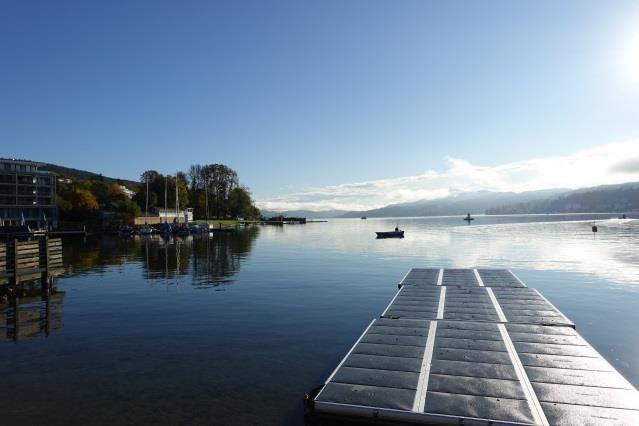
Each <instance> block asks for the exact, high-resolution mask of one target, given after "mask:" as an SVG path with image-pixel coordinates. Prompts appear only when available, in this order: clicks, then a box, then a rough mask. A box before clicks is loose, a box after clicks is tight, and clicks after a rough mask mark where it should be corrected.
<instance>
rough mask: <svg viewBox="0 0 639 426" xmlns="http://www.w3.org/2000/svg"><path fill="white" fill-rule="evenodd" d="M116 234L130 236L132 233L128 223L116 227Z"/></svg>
mask: <svg viewBox="0 0 639 426" xmlns="http://www.w3.org/2000/svg"><path fill="white" fill-rule="evenodd" d="M118 234H119V235H120V236H121V237H125V238H130V237H131V235H133V228H131V227H130V226H129V225H123V226H120V229H118Z"/></svg>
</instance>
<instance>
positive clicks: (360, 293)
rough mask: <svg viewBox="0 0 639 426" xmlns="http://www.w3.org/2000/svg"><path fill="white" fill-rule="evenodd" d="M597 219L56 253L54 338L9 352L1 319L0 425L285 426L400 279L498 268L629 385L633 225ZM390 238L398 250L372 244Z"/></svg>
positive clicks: (634, 348)
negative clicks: (554, 310)
mask: <svg viewBox="0 0 639 426" xmlns="http://www.w3.org/2000/svg"><path fill="white" fill-rule="evenodd" d="M609 217H610V215H579V216H554V215H541V216H501V217H496V216H478V217H477V218H476V220H475V221H474V222H473V224H472V225H466V224H465V223H464V222H463V221H462V220H461V218H460V217H436V218H401V219H368V220H360V219H352V220H351V219H342V220H330V221H329V222H328V223H309V224H307V225H287V226H284V227H269V226H262V227H254V228H249V229H246V230H243V231H240V232H238V233H237V234H236V235H232V234H228V235H213V236H211V237H210V238H200V237H195V238H194V237H188V238H186V239H184V240H181V239H177V240H171V241H170V242H168V244H167V243H165V242H164V241H162V240H160V239H155V238H154V239H149V240H144V239H140V238H135V239H133V240H124V239H120V238H117V237H105V238H99V239H98V238H95V239H91V238H89V239H87V240H82V239H69V240H65V267H66V269H67V271H68V272H69V273H68V276H65V277H60V278H59V279H57V281H56V287H57V290H58V292H59V293H58V295H57V296H58V297H57V300H58V301H59V304H58V307H57V311H56V315H57V316H58V319H59V320H60V321H61V322H59V324H58V325H57V326H56V327H54V328H53V329H52V330H51V333H50V334H49V336H48V337H46V338H45V336H44V335H43V334H42V333H38V332H32V333H30V335H25V336H23V337H22V339H21V340H18V342H17V344H12V343H11V342H12V341H13V340H11V339H9V338H8V329H6V327H5V318H7V315H9V311H10V308H9V307H7V306H6V305H0V318H2V322H0V338H1V339H4V340H6V343H3V344H1V345H0V366H1V367H0V372H1V373H2V377H3V379H4V380H3V386H2V387H0V398H1V399H2V400H3V402H4V404H3V408H4V409H3V411H4V413H3V421H2V423H3V424H7V425H13V424H50V425H57V424H60V425H62V424H64V425H67V424H86V423H91V424H105V425H106V424H125V423H130V424H139V423H155V424H212V423H214V424H228V425H231V424H261V425H262V424H273V425H278V424H290V425H297V424H301V423H302V404H301V400H302V397H303V395H304V393H305V392H307V391H309V390H311V389H312V388H314V387H315V386H317V385H319V384H321V383H322V382H323V381H324V380H325V379H326V377H327V376H328V375H329V374H330V372H331V371H332V370H333V368H335V366H336V365H337V363H338V362H339V360H340V359H341V358H342V357H343V356H344V354H345V353H346V352H347V351H348V349H349V348H350V346H351V345H352V344H353V342H354V341H355V340H356V339H357V337H358V336H359V335H360V333H361V332H362V331H363V329H364V328H365V326H366V325H367V324H368V323H369V322H370V320H371V319H372V318H374V317H376V316H378V315H379V314H380V313H381V312H382V311H383V310H384V308H385V306H386V305H387V304H388V302H389V301H390V299H391V297H392V296H393V294H394V293H395V291H396V290H397V283H398V282H399V281H400V280H401V278H402V277H403V275H404V274H405V273H406V272H407V271H408V269H409V268H411V267H489V268H490V267H495V268H509V269H512V270H513V271H514V272H515V273H517V275H518V276H519V277H520V278H521V279H522V280H523V281H524V282H525V283H526V284H527V285H528V286H530V287H533V288H536V289H538V290H539V291H540V292H541V293H542V294H543V295H544V296H546V297H547V298H548V299H549V300H550V301H551V302H552V303H553V304H554V305H555V306H557V307H558V308H559V309H560V310H561V311H562V312H563V313H564V314H566V315H567V316H568V317H569V318H570V319H571V320H573V321H574V322H575V323H576V325H577V331H579V332H580V333H581V334H582V335H583V336H584V337H585V338H586V339H587V340H588V341H589V342H590V343H591V344H592V345H593V346H594V347H595V348H596V349H597V350H598V351H599V352H600V353H601V354H602V355H603V356H604V357H605V358H606V359H607V360H608V361H609V362H611V363H612V364H613V366H615V367H616V368H617V369H618V370H619V371H620V372H621V373H622V374H623V375H624V376H625V377H626V378H627V379H628V380H629V381H630V382H631V383H632V384H633V385H634V386H639V367H638V366H637V364H636V363H635V362H634V361H635V360H636V359H638V358H639V335H638V334H637V332H636V324H639V312H638V311H637V309H636V307H637V306H639V253H638V252H637V250H636V242H637V238H638V237H639V220H638V219H632V220H618V219H607V218H609ZM593 218H597V222H596V223H597V225H598V231H599V232H597V234H596V235H594V234H593V233H592V232H591V225H592V219H593ZM396 224H399V226H400V227H401V228H402V229H404V230H405V231H406V238H404V239H401V240H399V239H388V240H376V239H375V234H374V231H380V230H390V229H392V228H394V227H395V225H396ZM29 306H31V307H34V308H36V309H44V307H43V306H41V302H37V301H35V302H32V303H31V304H30V305H29ZM27 308H28V306H21V308H20V309H21V312H23V313H25V312H27V311H28V309H27ZM21 318H22V317H21ZM23 319H24V318H23ZM25 320H26V319H25ZM5 337H7V338H6V339H5Z"/></svg>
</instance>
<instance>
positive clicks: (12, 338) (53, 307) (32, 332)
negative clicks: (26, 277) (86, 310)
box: [0, 278, 65, 343]
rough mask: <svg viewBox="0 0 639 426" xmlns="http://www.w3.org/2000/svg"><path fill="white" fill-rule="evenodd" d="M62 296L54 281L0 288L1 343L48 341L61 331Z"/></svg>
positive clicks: (52, 279) (38, 281) (31, 282)
mask: <svg viewBox="0 0 639 426" xmlns="http://www.w3.org/2000/svg"><path fill="white" fill-rule="evenodd" d="M64 294H65V293H64V292H62V291H58V290H57V289H56V287H55V278H50V279H48V280H47V279H39V280H34V281H30V282H25V283H21V284H19V285H17V286H2V287H0V342H15V343H17V342H19V341H23V340H29V339H34V338H40V337H48V336H49V334H50V333H51V332H54V331H58V330H60V329H62V310H63V306H64V305H63V299H64Z"/></svg>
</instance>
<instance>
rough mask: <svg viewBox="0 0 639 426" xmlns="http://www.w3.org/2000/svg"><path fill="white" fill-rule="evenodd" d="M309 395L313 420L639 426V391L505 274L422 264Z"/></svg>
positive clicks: (550, 307)
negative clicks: (325, 378)
mask: <svg viewBox="0 0 639 426" xmlns="http://www.w3.org/2000/svg"><path fill="white" fill-rule="evenodd" d="M398 287H399V289H398V291H397V293H396V294H395V296H394V297H393V298H392V300H391V302H390V303H389V305H388V306H387V307H386V309H385V310H384V311H383V312H382V313H381V315H380V316H379V317H378V318H375V319H373V320H372V321H371V322H370V324H369V325H368V327H367V328H366V329H365V330H364V332H363V333H362V335H361V336H360V337H359V338H358V339H357V341H356V342H355V344H354V345H353V347H352V348H351V349H350V350H349V351H348V353H347V354H346V356H345V357H344V358H343V359H342V361H341V362H340V363H339V365H338V366H337V368H336V369H335V370H334V371H333V372H332V374H331V375H330V376H329V377H328V379H327V380H326V382H325V383H324V384H323V385H322V386H320V387H319V388H317V389H315V390H314V391H313V392H311V393H309V394H308V395H307V396H306V398H305V400H306V406H307V414H308V416H307V419H310V420H309V422H311V423H314V424H342V423H344V422H348V421H354V422H357V423H358V424H359V423H374V424H376V425H384V424H393V425H397V424H433V425H568V424H570V425H575V424H579V425H603V424H614V425H619V424H627V425H635V424H639V392H637V390H636V389H635V388H634V387H633V386H632V384H630V383H629V382H628V381H627V380H626V379H625V378H624V377H623V376H622V375H621V374H620V373H619V372H617V371H616V370H615V369H614V368H613V367H612V366H611V365H610V364H609V363H608V362H607V361H606V360H605V359H604V358H603V357H602V356H601V355H600V354H599V353H598V352H597V351H596V350H595V349H594V348H593V347H592V346H591V345H590V344H588V342H586V340H585V339H584V338H583V337H581V336H580V335H579V333H577V331H576V329H575V324H574V323H573V322H572V321H570V319H568V318H567V317H566V316H565V315H564V314H563V313H561V312H560V311H559V310H558V309H557V308H556V307H555V306H554V305H553V304H552V303H550V301H548V300H547V299H546V298H545V297H544V296H543V295H542V294H541V293H539V292H538V291H537V290H535V289H532V288H529V287H527V286H526V285H525V284H524V283H523V282H522V281H521V280H520V279H519V278H518V277H517V276H516V275H515V274H514V273H512V272H511V271H509V270H505V269H430V268H413V269H411V270H410V271H409V272H408V273H407V274H406V275H405V276H404V278H403V279H402V280H401V282H400V283H399V286H398Z"/></svg>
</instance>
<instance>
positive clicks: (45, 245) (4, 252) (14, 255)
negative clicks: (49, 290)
mask: <svg viewBox="0 0 639 426" xmlns="http://www.w3.org/2000/svg"><path fill="white" fill-rule="evenodd" d="M61 269H62V239H60V238H49V236H48V235H46V234H34V235H10V236H4V238H2V239H0V284H17V283H20V282H23V281H29V280H33V279H38V278H42V277H44V278H45V279H47V278H48V277H49V276H53V275H56V274H57V273H59V272H61Z"/></svg>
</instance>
